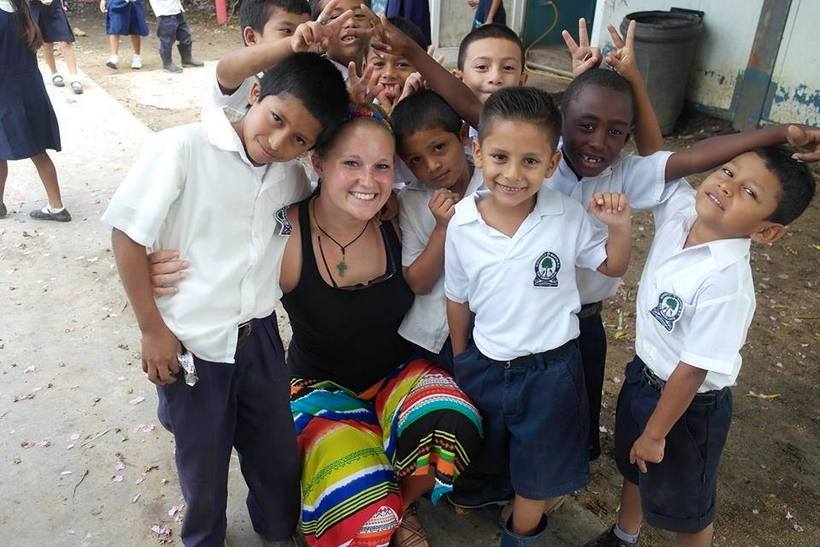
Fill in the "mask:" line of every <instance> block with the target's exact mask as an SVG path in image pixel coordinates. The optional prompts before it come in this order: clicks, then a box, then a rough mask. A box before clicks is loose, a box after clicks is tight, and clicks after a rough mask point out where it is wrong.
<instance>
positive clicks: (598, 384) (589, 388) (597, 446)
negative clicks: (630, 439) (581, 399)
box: [578, 303, 606, 461]
mask: <svg viewBox="0 0 820 547" xmlns="http://www.w3.org/2000/svg"><path fill="white" fill-rule="evenodd" d="M588 306H600V303H598V304H590V305H588ZM585 308H587V306H584V308H582V309H581V313H580V314H579V319H580V320H579V327H580V331H581V332H580V335H579V336H578V345H579V347H580V349H581V361H582V362H583V364H584V384H585V385H586V393H587V400H588V401H589V460H590V461H594V460H596V459H598V457H599V456H600V455H601V433H600V431H599V430H598V427H599V425H600V422H601V393H602V391H603V389H604V366H605V365H606V332H605V331H604V324H603V321H602V319H601V313H600V311H599V312H597V313H592V314H591V315H588V316H584V309H585Z"/></svg>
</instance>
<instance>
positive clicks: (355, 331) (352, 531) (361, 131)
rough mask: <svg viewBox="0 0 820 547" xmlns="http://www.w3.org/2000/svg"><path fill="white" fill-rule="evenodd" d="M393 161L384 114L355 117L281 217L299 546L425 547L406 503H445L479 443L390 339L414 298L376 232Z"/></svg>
mask: <svg viewBox="0 0 820 547" xmlns="http://www.w3.org/2000/svg"><path fill="white" fill-rule="evenodd" d="M394 154H395V145H394V139H393V134H392V130H391V128H390V125H389V123H388V122H387V121H386V119H385V117H384V115H383V113H381V112H380V111H379V110H378V109H376V108H375V107H373V106H370V105H362V106H359V107H356V108H355V109H354V110H353V111H352V112H351V113H350V114H349V116H348V121H347V122H345V123H344V124H343V125H342V127H341V128H340V129H339V130H338V131H337V132H336V133H335V134H334V135H333V137H332V138H331V139H330V140H329V141H328V142H327V144H326V145H324V146H321V147H320V148H319V149H318V150H316V153H315V155H314V158H313V163H314V167H315V169H316V171H317V172H318V173H319V175H320V177H321V179H320V186H319V191H318V192H317V194H315V195H314V196H312V197H311V198H309V199H307V200H305V201H303V202H301V203H300V204H298V206H296V207H293V208H291V210H290V211H289V213H288V217H287V218H288V221H289V224H290V225H291V233H292V235H291V237H290V240H289V241H288V243H287V246H286V249H285V256H284V260H283V265H282V272H281V277H280V284H281V287H282V290H283V292H284V293H285V294H284V296H283V298H282V304H283V305H284V307H285V309H286V310H287V312H288V315H289V317H290V322H291V326H292V327H293V339H292V340H291V344H290V348H289V352H288V367H289V372H290V374H291V377H292V380H291V410H292V412H293V418H294V423H295V425H296V431H297V435H298V438H299V447H300V453H301V459H302V499H303V506H302V519H301V524H300V529H301V532H302V533H303V534H304V536H305V539H306V540H307V542H308V543H309V544H310V545H322V546H324V545H333V546H336V545H346V544H348V543H349V542H351V541H353V542H354V543H356V544H358V543H357V542H358V541H365V542H366V543H363V544H367V545H387V544H388V543H389V542H390V541H391V537H392V540H393V542H394V544H396V545H403V544H405V542H408V541H413V540H415V541H416V543H413V545H418V546H422V545H426V540H425V539H424V532H423V529H422V527H421V524H420V523H419V522H418V519H417V517H416V516H415V512H414V509H413V505H412V503H413V502H414V501H415V500H416V499H417V498H418V497H419V496H420V495H421V494H423V493H424V492H427V491H431V490H432V499H433V500H434V501H436V500H438V499H439V498H440V496H441V495H442V494H444V493H446V492H447V491H449V490H450V489H451V488H452V483H453V480H454V478H455V477H456V476H457V475H458V474H459V472H460V471H461V470H462V469H464V467H466V466H467V464H468V463H469V460H470V455H471V454H473V453H474V452H475V450H476V448H477V447H478V444H479V442H480V436H481V422H480V418H479V415H478V413H477V411H476V409H475V407H474V406H473V405H472V403H470V401H469V400H468V399H467V397H466V396H465V395H464V394H463V393H462V392H461V390H459V388H458V387H457V386H456V384H455V381H454V380H453V378H452V377H451V376H450V375H449V374H447V373H446V372H444V371H442V370H440V369H438V368H436V367H435V366H434V365H433V364H432V363H431V362H429V361H427V360H424V359H412V358H411V349H410V347H409V345H408V343H407V342H405V341H404V340H403V339H402V338H401V337H400V336H399V335H398V328H399V325H400V324H401V321H402V319H403V317H404V315H405V313H406V312H407V310H408V309H409V308H410V306H411V304H412V302H413V294H412V292H411V290H410V288H409V287H408V286H407V283H406V282H405V280H404V277H403V276H402V274H401V264H400V263H399V261H400V257H401V243H400V241H401V240H400V237H399V234H398V227H397V224H396V223H394V222H390V221H386V222H381V221H380V220H379V212H380V211H381V209H382V207H383V206H384V204H385V203H386V202H387V200H388V198H389V197H390V193H391V185H392V182H393V158H394Z"/></svg>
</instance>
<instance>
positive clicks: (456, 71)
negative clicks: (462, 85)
mask: <svg viewBox="0 0 820 547" xmlns="http://www.w3.org/2000/svg"><path fill="white" fill-rule="evenodd" d="M450 72H452V73H453V76H455V77H456V78H457V79H459V80H462V81H463V80H464V73H463V72H461V71H460V70H459V69H457V68H454V69H453V70H451V71H450Z"/></svg>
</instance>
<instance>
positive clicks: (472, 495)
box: [447, 488, 515, 510]
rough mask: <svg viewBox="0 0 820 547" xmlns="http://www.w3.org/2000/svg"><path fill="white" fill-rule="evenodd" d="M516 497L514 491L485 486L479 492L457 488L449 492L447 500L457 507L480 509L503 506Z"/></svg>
mask: <svg viewBox="0 0 820 547" xmlns="http://www.w3.org/2000/svg"><path fill="white" fill-rule="evenodd" d="M514 497H515V493H514V492H513V491H511V490H510V491H506V490H495V491H494V490H492V489H489V488H484V489H482V490H481V491H478V492H470V491H467V492H465V491H464V490H463V489H456V490H453V491H452V492H450V493H449V494H447V501H449V502H450V505H452V506H453V507H455V508H457V509H468V510H469V509H480V508H482V507H490V506H493V505H495V506H502V505H506V504H507V503H509V502H510V501H511V500H512V499H513V498H514Z"/></svg>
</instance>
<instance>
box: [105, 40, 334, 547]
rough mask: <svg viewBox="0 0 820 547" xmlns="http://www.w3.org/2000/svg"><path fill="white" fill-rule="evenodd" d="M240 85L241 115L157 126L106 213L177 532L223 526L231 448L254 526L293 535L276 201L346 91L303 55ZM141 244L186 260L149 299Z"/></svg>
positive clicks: (291, 440) (197, 533) (299, 189)
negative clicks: (167, 471)
mask: <svg viewBox="0 0 820 547" xmlns="http://www.w3.org/2000/svg"><path fill="white" fill-rule="evenodd" d="M251 96H252V99H253V104H252V106H251V108H250V110H249V111H248V113H247V114H246V115H245V117H244V118H242V119H241V120H239V121H238V122H235V123H230V122H229V121H228V119H227V118H226V117H225V115H224V113H222V112H221V111H217V110H214V111H212V112H211V113H210V115H209V116H206V118H205V120H204V121H203V122H202V123H198V124H191V125H187V126H182V127H177V128H173V129H168V130H165V131H162V132H160V133H159V134H157V136H156V138H155V139H154V140H153V141H152V142H149V143H148V144H147V145H146V146H145V149H144V150H143V153H142V154H141V156H140V158H139V160H138V161H137V163H136V164H135V166H134V167H133V168H132V170H131V172H130V173H129V175H128V176H127V177H126V179H125V181H124V182H123V183H122V185H121V186H120V188H119V189H118V190H117V192H116V193H115V195H114V197H113V198H112V200H111V203H110V205H109V207H108V209H107V211H106V212H105V215H104V217H103V220H104V221H105V222H106V223H108V224H110V225H111V226H112V227H113V228H114V230H113V236H112V240H113V245H112V246H113V250H114V255H115V257H116V259H117V267H118V269H119V272H120V277H121V278H122V282H123V285H124V286H125V289H126V293H127V294H128V298H129V300H130V301H131V304H132V308H133V309H134V313H135V315H136V317H137V321H138V323H139V326H140V330H141V331H142V360H143V370H145V371H146V372H147V373H148V379H149V380H150V381H152V382H154V383H155V384H157V393H158V398H159V411H158V413H159V417H160V421H161V422H162V424H163V425H164V426H165V427H166V428H168V429H169V430H171V431H172V433H173V434H174V437H175V447H176V463H177V470H178V472H179V480H180V484H181V487H182V493H183V496H184V497H185V503H186V512H185V520H184V524H183V528H182V540H183V542H184V543H185V545H222V542H223V541H224V539H225V529H226V522H225V507H226V503H227V482H228V465H229V462H230V457H231V449H232V448H233V447H235V448H236V449H237V451H238V452H239V454H240V463H241V467H242V473H243V475H244V477H245V480H246V482H247V484H248V488H249V494H248V500H247V503H248V510H249V512H250V516H251V522H252V524H253V526H254V529H255V530H256V531H257V532H258V533H259V534H261V535H262V536H263V537H264V538H265V539H267V540H268V541H273V542H274V544H276V545H279V544H280V543H277V542H282V543H281V545H291V543H290V540H289V538H290V536H291V534H292V533H293V531H294V529H295V526H296V523H297V519H298V516H299V507H300V492H299V460H298V452H297V448H296V439H295V434H294V428H293V421H292V419H291V414H290V407H289V403H288V393H289V381H288V377H287V372H286V368H285V362H284V351H283V348H282V342H281V340H280V338H279V333H278V331H277V323H276V315H275V313H274V311H273V310H274V306H275V304H276V303H277V302H278V300H279V297H280V296H281V293H280V292H279V289H278V286H279V283H278V281H277V279H278V275H279V266H280V263H281V257H282V254H283V252H284V247H285V242H286V237H283V236H285V235H287V234H288V233H289V231H288V228H289V225H288V224H287V223H282V222H281V221H280V220H279V217H277V215H276V213H277V211H279V210H282V209H283V208H284V207H285V206H287V205H289V204H291V203H294V202H296V201H299V200H300V199H303V198H304V197H306V196H307V195H308V193H309V185H308V181H307V178H306V176H305V173H304V170H303V168H302V166H301V164H300V163H299V162H298V161H295V158H297V157H298V156H300V155H301V154H303V153H305V152H306V151H307V150H309V149H311V148H312V147H314V146H315V145H317V144H320V143H322V142H323V141H324V140H326V139H327V137H328V135H329V134H330V133H331V132H332V131H333V130H334V129H335V127H336V126H337V125H338V124H339V123H340V122H341V121H342V119H343V117H344V115H345V113H346V111H347V105H348V97H347V92H346V90H345V86H344V82H343V81H342V79H341V77H340V76H339V74H338V72H337V71H336V69H335V68H334V67H333V66H332V65H331V64H330V63H329V62H327V61H326V60H324V59H322V58H321V57H319V56H317V55H315V54H311V53H297V54H294V55H292V56H290V57H288V58H287V59H286V60H284V61H282V62H281V63H279V64H278V65H277V66H276V67H274V68H273V69H271V70H270V71H268V72H267V73H265V75H264V77H263V78H262V80H261V85H260V84H256V85H255V86H254V89H253V91H252V94H251ZM148 247H153V248H168V249H177V250H179V251H180V252H181V253H182V254H183V255H184V256H186V258H188V259H190V260H191V261H193V262H194V263H195V264H196V265H197V267H196V268H194V269H193V270H191V271H189V272H187V275H186V276H185V277H184V278H183V279H182V280H181V281H180V282H179V284H178V286H179V289H180V290H179V293H178V294H176V295H175V296H174V297H173V298H165V299H163V298H160V299H158V300H156V301H155V300H154V297H153V294H152V286H151V283H152V281H151V276H150V273H149V265H148V258H147V257H146V248H148ZM186 353H188V354H189V355H190V357H191V358H192V360H193V366H194V368H195V371H191V370H187V369H186V374H185V381H182V377H175V375H176V374H177V373H178V372H180V363H185V362H186V361H187V359H186V357H188V356H187V355H186ZM180 354H181V356H182V357H179V358H178V355H180ZM178 359H180V362H178ZM192 372H195V374H196V375H197V376H198V379H197V378H195V377H194V375H193V374H192Z"/></svg>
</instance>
